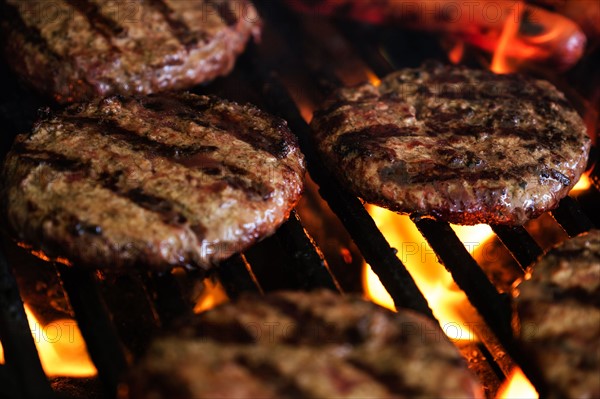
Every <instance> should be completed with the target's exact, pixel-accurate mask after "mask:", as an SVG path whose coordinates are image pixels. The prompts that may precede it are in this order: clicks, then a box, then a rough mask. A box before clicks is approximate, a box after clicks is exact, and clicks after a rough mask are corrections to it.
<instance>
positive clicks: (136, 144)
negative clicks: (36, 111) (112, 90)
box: [64, 115, 205, 160]
mask: <svg viewBox="0 0 600 399" xmlns="http://www.w3.org/2000/svg"><path fill="white" fill-rule="evenodd" d="M64 118H65V121H67V122H70V123H72V124H74V125H75V126H77V127H78V128H80V129H93V130H94V131H96V132H98V133H100V134H102V135H107V136H111V137H113V138H114V139H116V140H118V141H120V142H123V143H126V144H127V145H129V146H130V147H131V148H132V149H133V150H135V151H140V152H146V153H147V155H148V158H153V157H154V156H161V157H164V158H167V159H170V160H175V158H179V157H186V156H191V155H193V154H195V153H196V152H197V151H201V152H202V151H205V149H203V148H202V147H203V146H199V147H192V146H176V145H168V144H164V143H161V142H158V141H154V140H152V139H150V138H148V137H146V136H143V135H141V134H140V133H139V132H137V131H134V130H129V129H126V128H124V127H122V126H119V124H118V122H116V121H114V120H112V119H101V118H97V117H89V116H79V115H68V116H67V115H65V116H64Z"/></svg>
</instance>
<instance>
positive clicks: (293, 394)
mask: <svg viewBox="0 0 600 399" xmlns="http://www.w3.org/2000/svg"><path fill="white" fill-rule="evenodd" d="M127 391H128V394H127V395H126V397H128V398H131V399H134V398H147V397H155V398H173V397H182V398H183V397H185V398H189V399H196V398H211V397H222V398H233V397H235V398H238V399H243V398H248V399H249V398H257V397H260V398H380V399H382V398H404V397H406V398H434V397H435V398H457V397H461V398H473V397H476V398H481V397H483V394H482V390H481V387H480V385H479V383H478V382H477V381H476V379H475V378H474V377H473V376H472V375H471V374H470V372H469V371H468V369H467V367H466V365H465V363H464V361H463V359H462V358H461V356H460V354H459V352H458V350H457V349H456V347H454V345H452V344H451V343H450V342H449V341H448V339H447V338H446V337H445V336H444V334H443V332H442V331H441V329H440V328H439V327H438V326H435V325H434V324H433V323H432V322H431V321H430V320H428V319H425V318H424V317H422V316H419V315H417V314H414V313H411V312H410V311H404V310H402V311H400V312H399V313H397V314H394V313H392V312H390V311H388V310H386V309H383V308H381V307H379V306H377V305H374V304H372V303H370V302H366V301H364V300H362V299H360V298H358V297H356V296H349V297H345V298H344V297H341V296H339V295H337V294H335V293H332V292H329V291H317V292H313V293H302V292H281V293H275V294H269V295H267V296H265V297H258V296H251V295H246V296H243V297H242V298H240V299H239V300H238V301H237V302H236V303H234V304H231V303H230V304H226V305H224V306H221V307H219V308H216V309H213V310H211V311H209V312H206V313H204V314H202V315H200V316H197V317H195V318H193V319H192V320H186V321H185V322H184V323H181V326H180V328H179V329H177V330H176V331H175V332H173V333H170V334H169V335H166V336H163V337H161V338H159V339H157V340H155V341H154V343H153V344H152V345H151V347H150V350H149V351H148V353H147V354H146V356H145V357H144V358H143V359H142V360H141V361H140V362H139V364H138V365H137V366H136V367H135V368H134V370H133V372H132V373H131V374H130V376H129V378H128V389H127ZM123 392H125V390H123ZM124 396H125V395H124Z"/></svg>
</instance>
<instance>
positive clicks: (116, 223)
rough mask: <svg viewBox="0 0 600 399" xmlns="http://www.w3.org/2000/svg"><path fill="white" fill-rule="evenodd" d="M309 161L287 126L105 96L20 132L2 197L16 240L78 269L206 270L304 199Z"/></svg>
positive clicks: (242, 113)
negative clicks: (301, 197) (179, 268)
mask: <svg viewBox="0 0 600 399" xmlns="http://www.w3.org/2000/svg"><path fill="white" fill-rule="evenodd" d="M303 178H304V158H303V156H302V154H301V153H300V150H299V149H298V146H297V142H296V139H295V136H293V135H292V134H291V132H290V131H289V129H288V127H287V124H286V122H285V121H283V120H281V119H279V118H276V117H273V116H270V115H268V114H266V113H264V112H262V111H260V110H258V109H257V108H255V107H253V106H250V105H239V104H236V103H234V102H228V101H225V100H221V99H218V98H216V97H206V96H197V95H193V94H176V95H175V94H173V95H161V96H158V97H156V96H154V97H149V98H145V99H119V98H108V99H104V100H98V101H96V102H93V103H89V104H84V105H74V106H71V107H70V108H68V109H67V110H66V111H64V112H63V113H60V114H56V115H49V116H48V117H47V118H46V119H44V120H41V121H39V122H38V123H37V125H36V126H35V128H34V130H33V132H32V133H31V134H29V135H20V136H18V137H17V139H16V141H15V143H14V145H13V148H12V150H11V152H10V153H9V154H8V156H7V159H6V162H5V165H4V171H3V182H4V187H3V189H2V200H3V207H4V213H5V216H6V218H7V219H8V224H9V226H10V227H11V229H12V230H13V231H14V233H15V235H16V236H17V238H18V239H19V240H22V241H25V242H26V243H29V244H30V245H33V246H34V247H36V248H41V249H42V250H43V251H44V252H46V253H47V254H48V255H51V256H61V257H66V258H68V259H70V260H71V261H73V262H74V263H76V264H81V265H88V266H93V267H98V268H119V267H125V266H133V265H136V264H141V265H143V266H144V267H151V268H154V269H159V270H164V269H168V268H170V267H172V266H180V265H183V266H188V267H202V268H206V269H207V268H209V267H210V266H211V265H214V264H215V263H217V262H219V261H220V260H223V259H225V258H227V257H229V256H231V255H232V254H233V253H236V252H239V251H242V250H244V249H246V248H248V247H249V246H250V245H251V244H253V243H255V242H256V241H258V240H260V239H262V238H264V237H265V236H266V235H269V234H271V233H273V232H274V231H275V229H276V228H277V227H278V226H279V225H280V224H281V223H282V222H283V221H284V220H285V219H286V218H287V217H288V215H289V212H290V211H291V210H292V208H293V206H294V205H295V204H296V202H297V201H298V199H299V197H300V195H301V192H302V189H303Z"/></svg>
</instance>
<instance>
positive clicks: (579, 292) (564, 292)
mask: <svg viewBox="0 0 600 399" xmlns="http://www.w3.org/2000/svg"><path fill="white" fill-rule="evenodd" d="M545 290H546V292H547V293H549V294H550V296H551V297H552V303H557V302H561V301H569V300H572V301H573V300H574V301H576V302H578V303H580V304H581V305H584V306H593V307H596V308H600V287H597V288H596V289H595V290H594V291H592V292H590V291H587V290H586V289H584V288H583V287H568V288H564V287H560V286H558V285H555V284H548V285H547V286H546V287H545Z"/></svg>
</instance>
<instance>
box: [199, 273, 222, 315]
mask: <svg viewBox="0 0 600 399" xmlns="http://www.w3.org/2000/svg"><path fill="white" fill-rule="evenodd" d="M202 283H203V284H204V288H203V291H202V295H201V296H200V298H199V299H198V301H197V302H196V305H195V306H194V313H196V314H198V313H202V312H206V311H207V310H210V309H212V308H214V307H215V306H217V305H219V304H221V303H223V302H227V301H228V300H229V298H228V297H227V293H226V292H225V288H223V285H222V284H221V282H219V281H218V280H215V281H213V280H212V279H211V278H205V279H204V281H203V282H202Z"/></svg>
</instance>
